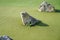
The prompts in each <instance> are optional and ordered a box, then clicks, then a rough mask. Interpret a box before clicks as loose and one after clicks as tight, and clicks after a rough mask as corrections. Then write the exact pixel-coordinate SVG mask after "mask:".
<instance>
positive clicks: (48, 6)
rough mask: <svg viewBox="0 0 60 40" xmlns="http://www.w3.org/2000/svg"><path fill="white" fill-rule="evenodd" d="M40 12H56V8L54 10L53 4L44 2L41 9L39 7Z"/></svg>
mask: <svg viewBox="0 0 60 40" xmlns="http://www.w3.org/2000/svg"><path fill="white" fill-rule="evenodd" d="M38 11H40V12H54V11H55V8H54V6H52V5H51V4H49V3H48V2H46V1H43V2H42V3H41V4H40V7H39V9H38Z"/></svg>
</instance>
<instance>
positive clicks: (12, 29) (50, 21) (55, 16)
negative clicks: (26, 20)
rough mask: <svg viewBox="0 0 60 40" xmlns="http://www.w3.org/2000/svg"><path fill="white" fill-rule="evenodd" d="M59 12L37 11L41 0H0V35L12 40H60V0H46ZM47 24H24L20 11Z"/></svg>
mask: <svg viewBox="0 0 60 40" xmlns="http://www.w3.org/2000/svg"><path fill="white" fill-rule="evenodd" d="M46 1H47V2H49V3H51V4H52V5H53V6H55V8H56V9H57V10H59V12H51V13H48V12H39V11H38V7H39V5H40V3H41V2H42V0H0V35H8V36H10V37H11V38H13V39H14V40H60V0H46ZM23 10H25V11H27V12H28V13H29V14H30V15H31V16H33V17H34V18H36V19H38V20H41V21H42V22H43V23H44V24H47V25H49V26H44V25H43V26H39V25H36V26H32V27H30V26H24V25H23V24H22V20H21V17H20V12H21V11H23Z"/></svg>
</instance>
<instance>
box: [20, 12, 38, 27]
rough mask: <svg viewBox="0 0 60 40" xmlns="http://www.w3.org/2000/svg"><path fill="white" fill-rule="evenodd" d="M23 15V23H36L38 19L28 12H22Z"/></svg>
mask: <svg viewBox="0 0 60 40" xmlns="http://www.w3.org/2000/svg"><path fill="white" fill-rule="evenodd" d="M20 15H21V19H22V22H23V25H30V26H32V25H35V24H36V23H37V22H38V20H37V19H35V18H34V17H32V16H30V15H29V14H28V13H27V12H25V11H24V12H21V13H20Z"/></svg>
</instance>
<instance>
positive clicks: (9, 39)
mask: <svg viewBox="0 0 60 40" xmlns="http://www.w3.org/2000/svg"><path fill="white" fill-rule="evenodd" d="M0 40H13V39H11V38H10V37H9V36H7V35H3V36H0Z"/></svg>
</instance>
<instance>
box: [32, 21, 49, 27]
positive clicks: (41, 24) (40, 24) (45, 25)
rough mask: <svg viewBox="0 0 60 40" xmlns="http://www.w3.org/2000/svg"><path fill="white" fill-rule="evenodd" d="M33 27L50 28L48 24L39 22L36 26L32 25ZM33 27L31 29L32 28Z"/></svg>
mask: <svg viewBox="0 0 60 40" xmlns="http://www.w3.org/2000/svg"><path fill="white" fill-rule="evenodd" d="M32 26H43V27H48V26H49V25H48V24H46V23H43V22H42V21H39V22H37V23H36V24H35V25H32ZM32 26H31V27H32Z"/></svg>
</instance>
